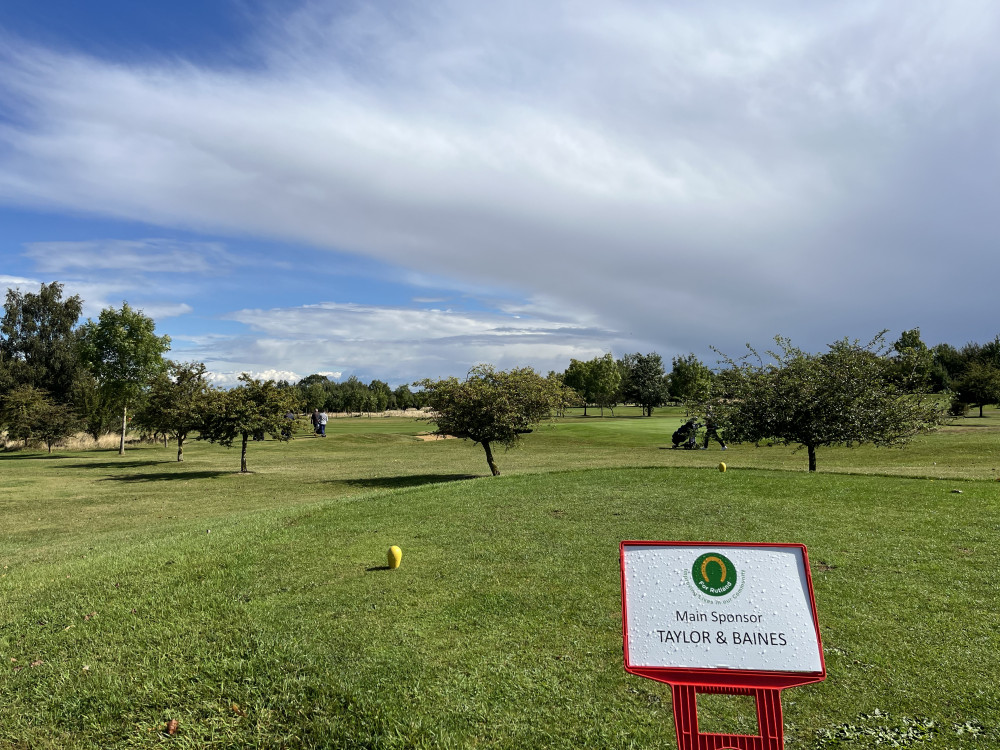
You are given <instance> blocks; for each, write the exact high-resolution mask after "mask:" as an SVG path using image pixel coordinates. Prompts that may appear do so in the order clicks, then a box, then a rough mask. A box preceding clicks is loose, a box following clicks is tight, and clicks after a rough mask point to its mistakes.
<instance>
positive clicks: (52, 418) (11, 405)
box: [0, 385, 80, 453]
mask: <svg viewBox="0 0 1000 750" xmlns="http://www.w3.org/2000/svg"><path fill="white" fill-rule="evenodd" d="M0 427H3V428H5V429H6V430H7V435H8V437H11V438H14V439H17V440H23V441H24V445H25V447H27V446H28V441H29V440H41V441H42V442H44V443H45V445H46V446H47V447H48V450H49V453H51V452H52V446H53V445H54V444H55V443H56V442H58V441H59V440H62V439H63V438H65V437H69V436H70V435H72V434H74V433H75V432H76V431H77V430H79V429H80V418H79V417H78V416H77V415H76V412H75V411H74V410H73V409H72V408H71V407H70V406H69V404H60V403H57V402H56V401H55V400H53V399H52V398H51V397H50V396H49V395H48V393H46V392H45V391H43V390H42V389H41V388H36V387H35V386H33V385H20V386H17V387H16V388H13V389H11V390H10V391H8V392H7V393H5V394H4V395H3V396H0Z"/></svg>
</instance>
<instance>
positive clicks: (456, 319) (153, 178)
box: [0, 0, 1000, 385]
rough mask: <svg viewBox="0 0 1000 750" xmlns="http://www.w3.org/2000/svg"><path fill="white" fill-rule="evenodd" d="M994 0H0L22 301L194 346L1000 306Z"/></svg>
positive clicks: (760, 339)
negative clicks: (119, 317)
mask: <svg viewBox="0 0 1000 750" xmlns="http://www.w3.org/2000/svg"><path fill="white" fill-rule="evenodd" d="M998 38H1000V4H997V3H995V2H994V1H993V0H940V1H931V0H885V1H884V2H872V1H871V0H866V1H864V2H862V1H860V0H843V1H842V2H837V3H801V2H792V1H791V0H756V1H755V2H753V3H746V2H743V1H742V0H741V1H737V0H719V2H713V3H692V2H681V1H680V0H658V1H657V2H652V1H647V0H617V1H616V2H614V3H608V2H592V1H590V0H574V2H560V1H557V0H552V1H551V2H538V0H533V2H523V1H522V0H510V2H505V3H498V4H491V3H473V2H457V1H456V0H420V2H411V1H410V0H392V1H391V2H390V1H388V0H385V1H378V0H375V1H370V2H351V1H349V0H338V1H333V0H175V1H174V2H171V3H136V2H134V0H92V2H88V3H78V2H75V1H70V0H4V1H3V3H0V293H3V292H4V290H5V289H6V288H18V289H21V290H22V291H37V289H38V286H39V285H40V284H41V283H50V282H53V281H58V282H60V283H62V284H63V285H64V287H65V291H64V294H66V295H69V294H79V295H80V296H81V297H82V298H83V300H84V302H85V306H84V315H85V316H87V317H92V318H95V319H96V317H97V316H98V314H99V313H100V310H101V309H102V308H104V307H108V306H116V307H118V306H120V305H121V303H122V302H123V301H128V303H129V304H130V305H131V306H132V307H134V308H139V309H142V310H143V311H144V312H145V313H146V314H147V315H149V316H150V317H152V318H153V319H154V320H155V322H156V330H157V333H160V334H168V335H169V336H170V337H171V340H172V349H171V352H170V355H169V356H170V357H171V358H173V359H177V360H182V361H192V360H197V361H202V362H205V363H206V365H207V366H208V367H209V369H210V371H211V372H212V373H213V376H214V378H215V380H216V381H217V382H219V383H221V384H229V383H232V382H235V380H236V378H237V377H238V376H239V374H240V373H241V372H250V373H251V374H253V375H255V376H257V377H273V378H287V379H290V380H294V379H296V378H300V377H304V376H306V375H308V374H311V373H323V374H327V375H328V376H330V377H332V378H334V379H344V378H347V377H349V376H351V375H355V376H357V377H359V378H361V379H362V380H364V381H366V382H367V381H369V380H371V379H374V378H378V379H381V380H385V381H387V382H389V383H390V384H391V385H398V384H402V383H409V382H412V381H414V380H417V379H420V378H424V377H431V378H437V377H445V376H450V375H457V376H462V375H463V374H464V373H465V372H467V371H468V369H469V368H470V367H472V366H473V365H475V364H477V363H482V362H487V363H492V364H494V365H496V366H498V367H501V368H509V367H519V366H532V367H534V368H535V369H537V370H539V371H540V372H542V373H545V372H548V371H549V370H558V371H562V370H564V369H565V368H566V367H567V366H568V364H569V361H570V359H571V358H576V359H590V358H593V357H596V356H600V355H602V354H604V353H606V352H611V353H613V354H614V355H615V356H616V357H618V356H621V355H623V354H627V353H632V352H641V353H647V352H652V351H655V352H658V353H659V354H660V355H661V356H662V357H663V358H664V361H665V362H666V363H667V368H668V369H669V366H670V360H671V359H672V358H673V357H675V356H680V355H685V354H687V353H689V352H693V353H695V354H696V355H697V356H698V357H699V358H700V359H702V361H704V362H706V363H707V364H709V365H711V366H714V365H715V364H716V363H717V361H718V359H719V356H718V354H716V352H717V351H721V352H723V353H725V354H728V355H734V356H738V355H739V354H741V353H742V352H743V351H745V349H744V346H745V344H747V343H750V344H751V345H753V346H754V347H756V348H758V349H766V348H767V347H768V346H769V344H771V343H772V339H773V337H774V336H775V335H781V336H785V337H789V338H790V339H791V340H792V342H793V343H794V344H796V345H797V346H799V347H800V348H803V349H806V350H809V351H820V350H822V349H824V348H825V346H826V345H827V344H829V343H831V342H833V341H836V340H838V339H841V338H844V337H849V338H852V339H854V338H858V339H861V340H863V341H867V340H869V339H870V338H872V336H874V335H875V334H877V333H878V332H879V331H882V330H883V329H888V331H889V334H888V338H889V341H890V342H891V341H892V340H893V339H894V338H895V337H896V336H898V334H899V333H900V332H901V331H903V330H907V329H912V328H919V329H920V331H921V334H922V336H923V339H924V341H925V342H926V343H928V344H930V345H933V344H936V343H941V342H947V343H951V344H955V345H958V346H960V345H962V344H964V343H966V342H968V341H978V342H984V341H987V340H991V339H993V338H994V337H995V336H996V335H997V333H998V332H1000V320H998V319H997V310H998V305H997V303H996V301H995V299H996V298H995V293H994V292H993V284H994V281H995V280H996V279H997V278H998V277H1000V253H998V252H997V250H998V248H997V239H998V237H1000V96H998V95H997V92H998V91H1000V45H998V44H997V43H996V40H997V39H998Z"/></svg>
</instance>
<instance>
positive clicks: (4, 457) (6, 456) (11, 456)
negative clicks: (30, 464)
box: [0, 448, 75, 461]
mask: <svg viewBox="0 0 1000 750" xmlns="http://www.w3.org/2000/svg"><path fill="white" fill-rule="evenodd" d="M17 451H18V449H16V448H11V449H6V450H4V452H3V453H0V461H37V460H39V459H43V460H48V459H63V458H75V456H60V455H59V454H57V453H51V454H50V453H43V454H41V455H38V454H35V453H32V454H31V455H30V456H19V455H18V453H17Z"/></svg>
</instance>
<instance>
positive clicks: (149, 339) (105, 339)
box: [80, 302, 170, 455]
mask: <svg viewBox="0 0 1000 750" xmlns="http://www.w3.org/2000/svg"><path fill="white" fill-rule="evenodd" d="M155 328H156V324H155V323H154V322H153V321H152V319H151V318H147V317H146V316H145V315H143V314H142V311H141V310H133V309H132V308H131V307H129V304H128V303H127V302H123V303H122V309H121V310H115V309H114V308H113V307H107V308H105V309H104V310H101V315H100V317H99V318H98V321H97V322H96V323H95V322H94V321H92V320H88V321H87V322H86V323H85V324H84V325H83V327H82V332H81V342H80V343H81V351H82V354H83V359H84V361H85V362H86V363H87V364H88V365H89V366H90V369H91V371H92V372H93V374H94V377H95V378H96V379H97V384H98V387H99V389H100V391H101V394H102V395H103V396H104V397H105V398H107V399H108V402H109V403H112V404H115V405H117V407H118V408H119V410H120V411H121V415H122V435H121V442H120V443H119V445H118V454H119V455H124V454H125V431H126V429H127V427H128V410H129V407H130V406H132V405H133V404H134V403H135V402H136V401H137V400H138V399H139V397H140V396H141V394H142V392H143V390H144V389H145V388H146V387H147V386H148V384H149V382H150V380H152V378H153V377H154V376H155V375H156V374H157V373H160V372H163V371H164V370H165V369H166V362H165V361H164V359H163V354H164V352H166V351H168V350H169V349H170V337H169V336H157V335H156V334H155V333H154V330H155Z"/></svg>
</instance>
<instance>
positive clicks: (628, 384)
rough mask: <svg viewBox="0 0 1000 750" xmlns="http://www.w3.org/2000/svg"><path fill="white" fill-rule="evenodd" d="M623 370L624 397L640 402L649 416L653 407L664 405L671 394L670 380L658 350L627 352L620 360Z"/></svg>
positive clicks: (626, 400) (631, 401)
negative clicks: (648, 352) (644, 352)
mask: <svg viewBox="0 0 1000 750" xmlns="http://www.w3.org/2000/svg"><path fill="white" fill-rule="evenodd" d="M620 362H621V366H622V371H623V373H624V375H623V377H622V389H621V390H622V399H623V400H624V401H625V402H627V403H634V404H638V405H639V406H641V407H642V413H643V414H645V415H646V416H647V417H651V416H653V409H654V408H656V407H657V406H663V404H664V403H666V401H667V398H668V396H669V393H668V381H667V376H666V373H665V372H664V370H663V358H662V357H661V356H660V355H659V354H657V353H656V352H652V353H650V354H639V352H636V353H635V354H626V355H625V356H624V357H622V358H621V360H620Z"/></svg>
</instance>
